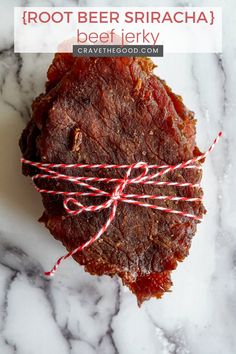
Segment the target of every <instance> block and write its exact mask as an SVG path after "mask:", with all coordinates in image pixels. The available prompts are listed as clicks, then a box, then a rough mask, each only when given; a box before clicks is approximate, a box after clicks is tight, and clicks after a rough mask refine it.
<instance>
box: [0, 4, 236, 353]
mask: <svg viewBox="0 0 236 354" xmlns="http://www.w3.org/2000/svg"><path fill="white" fill-rule="evenodd" d="M79 4H80V5H91V6H92V5H95V2H94V1H93V2H92V1H83V2H82V1H79ZM103 4H104V5H123V6H125V5H127V1H119V2H117V1H105V0H104V1H102V2H99V5H103ZM129 4H130V5H136V6H139V5H140V6H142V5H147V3H144V1H141V0H139V1H129ZM17 5H18V6H20V5H30V6H37V5H42V6H43V5H45V6H46V5H49V6H53V5H54V6H55V5H57V6H63V5H65V2H64V1H62V0H60V1H59V0H57V1H56V0H51V1H16V0H15V1H2V2H1V6H2V9H1V22H0V93H1V97H0V112H1V116H0V146H1V148H0V166H1V173H0V353H1V354H13V353H17V354H52V353H53V354H54V353H56V354H69V353H70V354H75V353H76V354H78V353H79V354H95V353H98V354H113V353H114V354H141V353H145V354H146V353H147V354H170V353H176V354H221V353H222V354H223V353H224V354H225V353H226V354H234V353H236V338H235V332H236V285H235V284H236V234H235V229H236V217H235V216H236V215H235V207H236V201H235V200H236V199H235V195H236V183H235V174H236V162H235V158H234V154H235V151H236V141H235V131H236V121H235V115H236V97H235V92H236V44H235V43H236V35H235V29H234V28H235V20H236V3H235V2H234V1H233V0H227V1H214V2H213V1H194V2H193V1H192V2H190V1H175V0H173V1H158V5H159V6H161V5H162V6H163V5H165V6H169V5H170V6H173V5H175V6H182V5H186V6H187V5H194V6H197V5H199V6H200V5H203V6H207V5H214V6H222V7H223V14H224V27H223V53H222V54H211V55H210V54H200V55H191V54H186V55H166V56H165V57H164V58H159V59H158V60H156V63H157V64H158V68H157V69H156V73H157V74H158V75H159V76H161V77H162V78H164V79H165V80H166V81H167V82H168V84H169V85H170V86H171V87H172V88H173V90H174V92H177V93H179V94H181V95H182V96H183V98H184V102H185V103H186V105H187V106H188V107H189V108H191V109H192V110H193V111H195V113H196V117H197V119H198V124H197V131H198V143H199V146H200V147H201V149H202V151H204V150H205V149H206V148H207V147H208V146H209V145H210V143H211V141H212V139H213V138H214V137H215V136H216V134H217V133H218V131H219V130H223V132H224V139H223V140H222V141H221V142H220V144H219V145H218V146H217V149H216V150H215V152H214V153H213V154H212V155H211V156H209V158H208V159H207V161H206V163H205V167H204V178H203V187H204V190H205V205H206V207H207V210H208V213H207V215H206V217H205V218H204V221H203V222H202V224H201V225H199V227H198V232H197V235H196V237H195V238H194V240H193V243H192V248H191V252H190V255H189V257H188V258H187V259H186V260H185V261H184V262H183V263H182V264H180V265H179V267H178V269H177V270H176V271H175V272H173V283H174V286H173V288H172V292H171V293H168V294H166V295H165V296H164V297H163V299H162V300H151V301H149V302H147V303H145V304H144V305H143V306H142V308H141V309H139V308H138V307H137V305H136V300H135V298H134V297H133V295H132V294H131V293H130V292H129V291H128V290H127V289H126V288H124V287H123V286H122V285H121V284H120V282H119V281H118V280H117V279H110V278H109V277H93V276H90V275H89V274H87V273H85V272H84V270H83V268H82V267H79V266H78V265H77V264H75V262H73V261H72V260H67V261H66V262H65V263H64V264H63V267H61V269H60V272H59V273H58V274H57V276H56V277H54V278H53V279H52V280H50V281H49V280H46V279H44V277H43V276H42V273H43V271H44V270H45V269H49V268H50V267H51V265H52V263H53V262H54V260H56V259H57V258H58V257H59V256H60V255H62V254H64V249H63V247H62V246H61V245H60V244H59V243H58V242H56V241H55V240H53V238H52V237H50V236H49V235H48V233H47V231H46V229H45V228H44V227H43V226H42V225H41V224H39V223H37V221H36V220H37V218H38V217H39V216H40V215H41V212H42V205H41V201H40V196H39V195H38V194H37V193H36V192H35V190H34V188H33V186H32V185H31V184H30V181H29V180H28V179H26V178H25V177H23V176H21V167H20V162H19V159H20V151H19V148H18V138H19V136H20V133H21V131H22V129H23V128H24V126H25V124H26V121H27V120H28V119H29V117H30V109H31V108H30V106H31V102H32V100H33V98H34V97H35V96H36V95H38V94H39V93H41V92H42V91H43V90H44V83H45V78H46V70H47V67H48V65H49V63H50V61H51V59H52V56H51V55H45V54H44V55H42V54H41V55H40V54H27V55H26V54H24V55H21V54H14V52H13V38H12V34H13V21H12V8H13V6H17ZM66 5H68V6H69V5H72V6H73V5H78V1H72V0H71V1H67V2H66ZM96 5H98V3H97V2H96ZM148 5H156V2H155V1H149V2H148ZM3 11H4V12H3ZM3 13H4V15H3Z"/></svg>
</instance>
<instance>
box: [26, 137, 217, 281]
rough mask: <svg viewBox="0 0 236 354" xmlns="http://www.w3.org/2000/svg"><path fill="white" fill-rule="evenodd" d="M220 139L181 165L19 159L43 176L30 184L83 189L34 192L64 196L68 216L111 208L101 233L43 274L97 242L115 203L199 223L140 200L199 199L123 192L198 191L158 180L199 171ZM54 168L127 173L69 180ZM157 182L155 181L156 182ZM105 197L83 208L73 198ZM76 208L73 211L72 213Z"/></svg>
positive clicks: (51, 273) (69, 178)
mask: <svg viewBox="0 0 236 354" xmlns="http://www.w3.org/2000/svg"><path fill="white" fill-rule="evenodd" d="M221 136H222V132H220V133H219V134H218V136H217V137H216V139H215V140H214V142H213V144H212V145H211V146H210V148H209V149H208V150H207V151H206V152H205V153H204V154H202V155H199V156H197V157H194V158H192V159H190V160H188V161H185V162H181V163H179V164H177V165H173V166H172V165H161V166H159V165H148V164H147V163H145V162H137V163H134V164H132V165H109V164H79V163H78V164H52V163H41V162H33V161H29V160H26V159H24V158H22V159H21V162H22V163H23V164H26V165H30V166H33V167H37V168H38V169H39V170H41V171H43V173H38V174H36V175H34V176H33V177H32V180H33V181H34V182H35V181H36V180H37V179H46V180H60V181H63V180H64V181H68V182H71V183H73V184H74V185H76V186H79V187H83V188H86V189H87V190H88V192H80V191H76V192H68V191H59V190H47V189H41V188H39V187H37V186H36V185H35V187H36V190H37V191H38V192H39V193H47V194H51V195H62V196H65V199H64V201H63V205H64V209H65V210H66V212H67V213H68V214H69V215H71V216H76V215H79V214H80V213H82V212H95V211H100V210H103V209H106V208H110V209H111V211H110V214H109V217H108V219H107V221H106V223H105V224H104V225H103V226H102V227H101V229H100V230H99V231H98V232H97V233H96V234H95V235H94V236H93V237H92V238H91V239H90V240H89V241H87V242H85V243H84V244H82V245H80V246H79V247H77V248H75V249H74V250H72V251H70V252H68V253H67V254H66V255H64V256H62V257H60V258H59V259H58V260H57V262H56V264H55V265H54V267H53V268H52V270H51V271H49V272H46V273H45V275H46V276H52V275H54V273H55V272H56V270H57V268H58V267H59V265H60V263H61V261H62V260H64V259H66V258H68V257H70V256H72V255H74V254H76V253H77V252H79V251H82V250H83V249H85V248H86V247H89V246H90V245H92V244H93V243H94V242H95V241H96V240H98V239H99V238H100V237H101V236H102V235H103V234H104V232H106V230H107V229H108V227H109V226H110V225H111V223H112V221H113V220H114V218H115V216H116V211H117V205H118V202H124V203H128V204H133V205H138V206H141V207H145V208H150V209H155V210H159V211H163V212H166V213H172V214H177V215H179V216H182V217H187V218H191V219H194V220H196V221H201V220H202V218H201V217H199V216H197V215H194V214H189V213H186V212H183V211H179V210H174V209H170V208H166V207H162V206H157V205H153V204H149V203H143V202H142V201H141V200H142V199H152V200H172V201H183V202H198V201H201V200H202V198H197V197H196V198H188V197H176V196H163V195H149V194H126V193H124V189H125V188H126V187H127V186H128V185H130V184H143V185H157V186H164V185H165V186H176V187H190V188H198V187H200V185H199V184H193V183H179V182H169V181H160V180H159V179H160V178H161V177H162V176H163V175H165V174H167V173H168V172H172V171H175V170H178V169H184V168H201V167H200V166H199V165H196V162H198V161H201V160H203V159H205V157H206V156H207V155H208V154H209V153H210V152H211V151H212V150H213V149H214V147H215V145H216V144H217V142H218V140H219V139H220V137H221ZM57 168H61V169H91V170H92V169H125V170H126V173H125V176H124V177H123V178H100V177H82V176H68V175H66V174H63V173H59V172H57V171H56V169H57ZM137 169H141V170H143V172H142V173H141V174H140V175H139V176H137V177H135V178H130V175H131V172H132V171H133V170H137ZM151 170H157V172H155V173H151V172H150V171H151ZM157 178H158V180H156V179H157ZM90 182H102V183H116V186H115V188H114V190H113V191H112V192H106V191H104V190H102V189H99V188H96V187H94V186H92V185H91V184H89V183H90ZM83 196H86V197H98V196H102V197H107V198H109V199H108V200H106V201H105V202H104V203H102V204H100V205H89V206H85V205H83V204H81V203H80V202H79V201H78V200H77V199H75V197H83ZM75 208H76V209H75Z"/></svg>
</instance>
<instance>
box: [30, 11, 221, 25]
mask: <svg viewBox="0 0 236 354" xmlns="http://www.w3.org/2000/svg"><path fill="white" fill-rule="evenodd" d="M73 16H74V13H73V11H54V12H52V13H50V12H47V11H40V12H35V11H25V15H24V16H23V22H24V25H27V24H30V23H48V22H54V23H61V22H64V23H70V22H71V20H72V17H73ZM121 17H122V18H121ZM121 21H123V22H124V23H134V24H136V23H140V24H141V23H145V24H152V23H206V24H209V25H212V24H213V23H214V14H213V12H212V11H209V14H206V13H205V12H204V11H201V12H199V11H194V10H190V9H189V10H186V11H174V12H169V11H163V12H159V11H126V12H124V14H122V16H121V14H120V13H119V12H117V11H78V13H77V23H91V24H92V23H110V24H112V23H113V24H117V23H120V22H121Z"/></svg>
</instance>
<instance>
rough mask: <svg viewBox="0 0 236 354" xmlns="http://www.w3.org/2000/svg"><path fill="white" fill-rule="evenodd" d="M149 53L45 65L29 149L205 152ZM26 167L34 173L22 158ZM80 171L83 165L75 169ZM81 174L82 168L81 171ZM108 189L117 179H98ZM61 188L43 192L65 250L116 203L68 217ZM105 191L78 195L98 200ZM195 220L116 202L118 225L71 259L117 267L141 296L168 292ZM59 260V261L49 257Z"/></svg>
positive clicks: (68, 157)
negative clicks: (110, 181) (45, 75)
mask: <svg viewBox="0 0 236 354" xmlns="http://www.w3.org/2000/svg"><path fill="white" fill-rule="evenodd" d="M153 68H154V64H153V63H152V61H151V60H150V59H147V58H75V57H73V56H72V55H71V54H56V55H55V58H54V60H53V63H52V64H51V66H50V67H49V70H48V81H47V83H46V92H45V93H44V94H41V95H40V96H39V97H38V98H36V99H35V101H34V102H33V105H32V112H33V113H32V119H31V120H30V122H29V123H28V125H27V127H26V129H25V130H24V131H23V133H22V136H21V139H20V148H21V151H22V154H23V157H24V158H26V159H29V160H31V161H37V162H38V161H41V162H44V163H86V164H97V163H104V164H132V163H135V162H139V161H145V162H147V163H148V164H160V165H163V164H168V165H172V164H177V163H179V162H181V161H186V160H188V159H190V158H193V157H195V156H198V155H200V151H199V150H198V148H197V147H196V141H195V134H196V130H195V123H196V122H195V119H194V116H193V113H192V112H191V111H189V110H188V109H187V108H186V107H185V106H184V104H183V102H182V99H181V97H180V96H177V95H175V94H174V93H173V92H172V91H171V89H170V88H169V87H168V86H167V85H166V83H165V82H164V81H163V80H161V79H159V78H158V77H157V76H155V75H154V74H153ZM23 173H24V174H25V175H32V174H34V173H35V171H33V170H32V168H30V167H29V166H27V165H24V166H23ZM68 173H70V174H76V173H77V175H78V171H74V170H70V171H68ZM80 173H81V172H80ZM124 173H125V171H122V170H115V171H114V170H95V171H87V170H86V171H85V170H84V171H82V175H85V176H91V175H93V176H94V175H96V176H97V177H122V176H124ZM162 180H164V181H177V182H181V183H182V182H186V181H187V182H190V183H199V182H200V180H201V170H199V169H182V170H176V171H175V172H172V173H169V174H167V175H165V176H164V177H163V178H162ZM37 185H38V186H40V187H41V188H45V189H54V190H62V189H63V190H65V191H73V190H76V189H75V187H74V186H73V185H71V184H70V183H66V182H58V181H47V180H40V181H37ZM99 186H100V187H101V189H104V190H108V191H109V188H110V190H111V189H112V188H113V189H114V186H109V185H107V184H106V185H103V184H101V183H100V184H99ZM125 193H135V194H144V193H145V194H155V195H172V196H187V197H201V196H202V190H201V189H200V188H198V189H197V188H196V189H190V188H189V187H182V188H180V187H176V186H161V187H160V186H151V185H129V186H128V187H127V188H126V190H125ZM63 198H64V197H63V196H58V195H57V196H52V195H48V194H42V201H43V205H44V209H45V210H44V213H43V216H42V217H41V221H43V222H44V223H45V226H46V227H47V228H48V230H49V231H50V233H51V234H52V235H53V236H54V238H55V239H57V240H60V241H61V242H62V243H63V245H64V246H65V247H66V249H67V250H68V251H71V250H73V249H74V248H76V247H77V246H78V245H80V244H82V243H84V242H85V241H87V240H88V239H90V238H91V237H92V236H93V235H94V234H95V233H96V232H97V231H98V230H99V229H100V227H101V226H102V225H103V224H104V223H105V222H106V220H107V218H108V216H109V210H107V209H106V210H102V211H100V212H95V213H89V212H84V213H82V214H80V215H78V216H70V215H68V214H67V213H66V211H65V209H64V207H63ZM104 199H105V198H102V197H95V198H92V200H91V197H90V199H88V198H81V199H80V201H81V202H82V203H83V204H86V205H91V204H100V203H103V202H104ZM152 203H153V204H156V205H160V206H165V207H168V208H172V209H177V210H180V211H185V212H188V213H191V214H195V215H198V216H200V217H201V216H202V215H203V214H204V213H205V209H204V207H203V205H202V203H201V202H199V201H198V202H191V203H190V202H183V201H181V202H176V201H175V202H174V201H160V200H154V201H152ZM196 225H197V221H196V220H193V219H189V218H187V217H182V216H179V215H174V214H169V213H165V212H162V211H157V210H151V209H148V208H143V207H140V206H135V205H128V204H126V203H122V202H119V203H118V210H117V214H116V217H115V219H114V220H113V222H112V225H111V226H110V227H109V229H108V230H107V232H106V233H105V234H103V235H102V237H101V238H100V239H99V240H98V241H96V242H95V243H94V244H93V245H92V246H90V247H89V248H86V249H85V250H84V251H83V252H80V253H77V254H75V255H74V256H73V257H74V259H75V260H76V261H77V262H78V263H79V264H81V265H83V266H84V268H85V270H86V271H87V272H89V273H90V274H96V275H103V274H106V275H110V276H114V275H118V276H119V277H120V278H121V279H122V282H123V284H125V285H127V286H128V287H129V288H130V289H131V291H132V292H133V293H134V294H135V295H136V296H137V299H138V303H139V304H141V303H142V302H143V301H144V300H146V299H149V298H151V297H157V298H159V297H161V296H162V295H163V293H164V292H166V291H168V290H169V289H170V287H171V285H172V283H171V277H170V274H171V271H172V270H173V269H175V268H176V266H177V263H178V262H180V261H182V260H183V259H184V258H185V257H186V256H187V255H188V253H189V248H190V245H191V240H192V237H193V236H194V234H195V232H196ZM52 261H53V260H52Z"/></svg>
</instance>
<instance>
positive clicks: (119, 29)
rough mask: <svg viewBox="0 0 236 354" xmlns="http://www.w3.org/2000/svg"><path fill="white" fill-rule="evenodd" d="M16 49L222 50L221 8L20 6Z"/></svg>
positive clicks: (17, 11) (214, 51) (48, 50)
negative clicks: (139, 47) (130, 47)
mask: <svg viewBox="0 0 236 354" xmlns="http://www.w3.org/2000/svg"><path fill="white" fill-rule="evenodd" d="M14 10H15V11H14V49H15V52H21V53H34V52H37V53H55V52H72V46H73V45H94V44H95V45H103V44H104V45H109V44H111V45H149V46H150V45H163V46H164V53H216V52H221V50H222V11H221V8H220V7H16V8H15V9H14Z"/></svg>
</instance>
